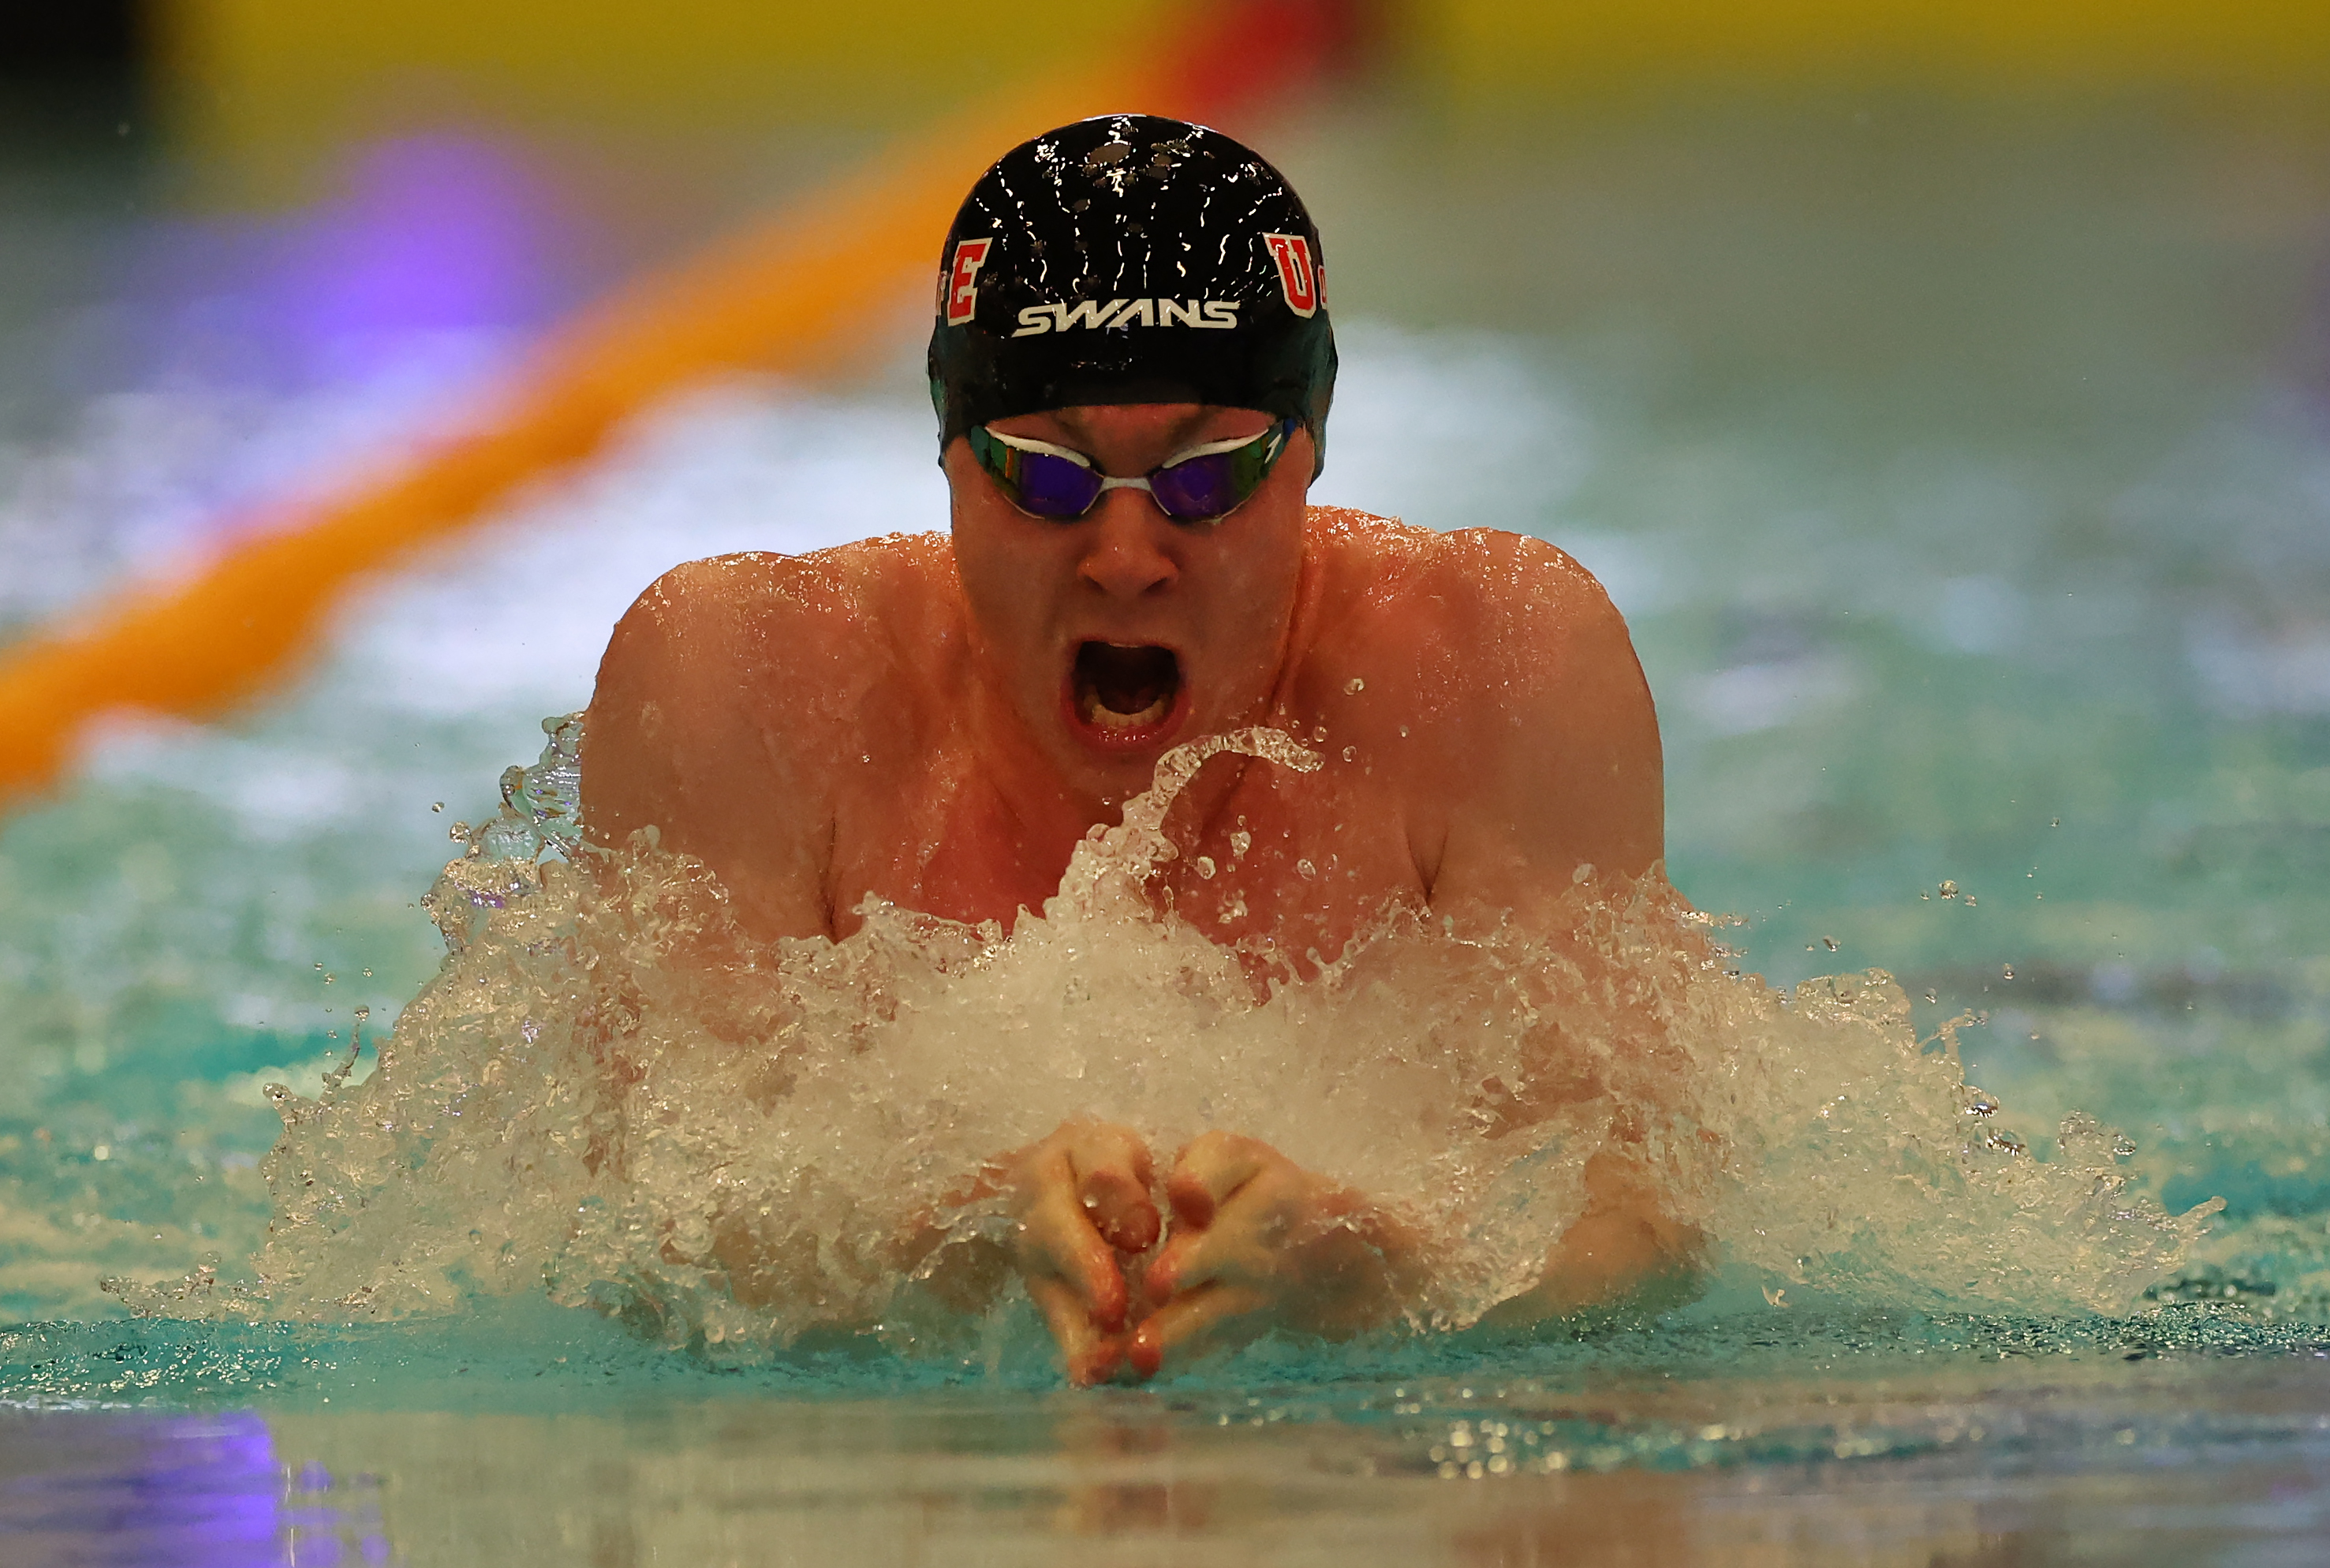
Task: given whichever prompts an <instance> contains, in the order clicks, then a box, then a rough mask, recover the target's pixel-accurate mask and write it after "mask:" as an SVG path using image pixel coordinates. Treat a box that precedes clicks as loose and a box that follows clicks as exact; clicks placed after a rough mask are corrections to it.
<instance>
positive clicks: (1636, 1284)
mask: <svg viewBox="0 0 2330 1568" xmlns="http://www.w3.org/2000/svg"><path fill="white" fill-rule="evenodd" d="M1704 1250H1705V1241H1704V1238H1703V1237H1701V1236H1700V1233H1698V1232H1697V1231H1696V1230H1694V1229H1692V1228H1691V1227H1690V1226H1688V1225H1683V1224H1680V1223H1676V1221H1675V1220H1674V1219H1673V1218H1672V1216H1671V1215H1670V1214H1668V1212H1667V1205H1666V1204H1665V1202H1664V1199H1663V1197H1662V1195H1661V1194H1660V1193H1659V1191H1658V1189H1657V1187H1656V1185H1654V1184H1653V1182H1651V1181H1650V1180H1649V1179H1648V1178H1646V1177H1645V1176H1643V1173H1642V1172H1641V1171H1640V1170H1638V1169H1636V1168H1634V1167H1632V1166H1631V1165H1630V1164H1629V1163H1628V1162H1627V1161H1626V1160H1625V1159H1624V1157H1622V1156H1618V1155H1614V1154H1609V1153H1603V1154H1598V1155H1596V1156H1595V1157H1593V1158H1592V1159H1590V1160H1588V1161H1586V1212H1585V1213H1584V1214H1581V1215H1580V1216H1579V1217H1578V1220H1577V1223H1576V1224H1574V1225H1572V1226H1570V1227H1569V1231H1568V1233H1567V1234H1566V1235H1564V1236H1563V1237H1562V1238H1561V1240H1560V1241H1559V1242H1556V1243H1555V1244H1554V1248H1553V1251H1552V1252H1550V1253H1549V1254H1548V1255H1547V1258H1546V1264H1545V1272H1544V1274H1542V1275H1541V1276H1539V1280H1538V1282H1537V1284H1536V1285H1535V1286H1534V1287H1532V1288H1531V1289H1529V1290H1527V1291H1525V1292H1523V1293H1522V1294H1521V1295H1520V1296H1516V1297H1514V1298H1512V1299H1509V1300H1506V1301H1502V1302H1500V1303H1499V1304H1498V1305H1497V1307H1496V1308H1494V1309H1493V1310H1492V1311H1491V1312H1490V1313H1489V1314H1488V1316H1487V1318H1486V1319H1485V1321H1486V1322H1488V1323H1490V1324H1492V1325H1497V1326H1501V1327H1530V1326H1532V1325H1535V1324H1539V1323H1546V1322H1554V1321H1561V1320H1568V1321H1571V1322H1580V1323H1591V1322H1593V1321H1595V1320H1596V1319H1598V1318H1605V1317H1606V1316H1607V1315H1609V1314H1612V1313H1615V1312H1623V1311H1625V1310H1627V1309H1629V1308H1631V1309H1634V1310H1636V1311H1660V1310H1663V1309H1664V1308H1668V1307H1671V1306H1676V1305H1679V1304H1681V1302H1683V1301H1685V1300H1688V1299H1690V1298H1691V1296H1692V1295H1694V1294H1696V1293H1697V1289H1698V1276H1699V1263H1700V1257H1701V1255H1702V1253H1703V1252H1704Z"/></svg>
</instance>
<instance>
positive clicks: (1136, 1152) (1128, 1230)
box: [992, 1119, 1161, 1384]
mask: <svg viewBox="0 0 2330 1568" xmlns="http://www.w3.org/2000/svg"><path fill="white" fill-rule="evenodd" d="M992 1174H993V1176H994V1178H995V1185H997V1186H998V1187H999V1188H1000V1189H1001V1190H1002V1191H1004V1192H1006V1193H1008V1194H1009V1195H1010V1197H1011V1200H1012V1212H1013V1214H1014V1216H1015V1217H1016V1218H1017V1219H1018V1232H1017V1233H1016V1234H1015V1236H1014V1238H1013V1242H1012V1258H1013V1261H1014V1262H1015V1263H1016V1264H1017V1265H1018V1270H1019V1275H1020V1278H1021V1279H1022V1280H1024V1281H1025V1282H1026V1284H1027V1287H1028V1296H1029V1297H1031V1298H1032V1299H1034V1300H1035V1303H1036V1306H1037V1308H1038V1309H1039V1310H1040V1311H1041V1312H1042V1313H1043V1314H1044V1321H1045V1322H1046V1323H1047V1324H1048V1325H1050V1327H1051V1330H1052V1337H1053V1338H1054V1339H1055V1340H1056V1341H1057V1342H1058V1343H1059V1346H1060V1355H1061V1358H1062V1359H1063V1360H1064V1361H1065V1362H1066V1364H1067V1372H1068V1376H1069V1377H1070V1379H1072V1380H1073V1381H1075V1383H1078V1384H1095V1383H1101V1382H1104V1381H1106V1380H1107V1379H1108V1378H1109V1377H1111V1376H1112V1375H1113V1374H1115V1372H1116V1369H1117V1367H1118V1365H1120V1364H1121V1363H1122V1360H1123V1358H1124V1354H1125V1345H1126V1341H1125V1333H1124V1329H1125V1320H1126V1318H1127V1317H1128V1316H1129V1315H1130V1314H1131V1311H1132V1290H1131V1289H1130V1287H1129V1286H1127V1284H1126V1283H1125V1276H1124V1267H1123V1261H1122V1257H1121V1256H1120V1255H1121V1254H1137V1253H1141V1252H1147V1251H1148V1250H1149V1249H1150V1248H1151V1247H1153V1246H1155V1245H1156V1244H1157V1234H1158V1231H1159V1230H1160V1224H1161V1222H1160V1217H1159V1215H1158V1213H1157V1205H1156V1204H1154V1203H1153V1202H1151V1199H1150V1196H1149V1194H1150V1184H1151V1180H1152V1179H1153V1176H1154V1171H1153V1168H1152V1167H1151V1162H1150V1157H1149V1147H1148V1145H1147V1144H1146V1143H1144V1142H1142V1141H1141V1135H1140V1134H1139V1133H1136V1132H1134V1131H1133V1130H1132V1129H1131V1128H1126V1127H1116V1126H1112V1125H1110V1124H1108V1123H1105V1122H1100V1121H1094V1120H1090V1119H1076V1120H1073V1121H1065V1122H1062V1123H1061V1124H1060V1126H1059V1128H1058V1129H1056V1131H1054V1132H1053V1134H1052V1135H1051V1136H1050V1137H1049V1138H1046V1139H1044V1140H1043V1141H1042V1142H1041V1143H1037V1144H1031V1145H1029V1146H1028V1148H1023V1149H1020V1150H1018V1151H1017V1152H1015V1153H1012V1154H1009V1155H1006V1156H1004V1157H1002V1158H1001V1159H999V1160H998V1161H996V1162H995V1165H994V1167H992Z"/></svg>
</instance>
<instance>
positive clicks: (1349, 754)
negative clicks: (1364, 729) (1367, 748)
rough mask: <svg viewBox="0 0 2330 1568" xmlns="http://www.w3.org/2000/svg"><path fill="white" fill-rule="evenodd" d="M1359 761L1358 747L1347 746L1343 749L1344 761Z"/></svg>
mask: <svg viewBox="0 0 2330 1568" xmlns="http://www.w3.org/2000/svg"><path fill="white" fill-rule="evenodd" d="M1343 760H1344V761H1346V762H1356V761H1358V760H1359V748H1358V747H1357V746H1346V747H1344V748H1343Z"/></svg>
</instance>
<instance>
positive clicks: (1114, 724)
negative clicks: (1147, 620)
mask: <svg viewBox="0 0 2330 1568" xmlns="http://www.w3.org/2000/svg"><path fill="white" fill-rule="evenodd" d="M1180 694H1181V661H1180V659H1179V657H1177V656H1175V654H1174V652H1173V650H1172V649H1171V648H1170V647H1158V646H1157V645H1156V644H1154V643H1139V644H1133V645H1129V646H1128V645H1126V644H1123V643H1113V642H1088V643H1084V644H1083V645H1081V646H1080V647H1077V649H1076V662H1075V668H1074V669H1073V670H1072V671H1070V673H1069V681H1068V702H1069V707H1070V709H1071V711H1072V713H1073V715H1074V717H1075V720H1076V721H1077V723H1079V724H1081V725H1082V726H1083V727H1084V729H1086V730H1087V731H1089V732H1094V734H1095V738H1101V739H1106V740H1111V741H1133V740H1147V739H1149V738H1150V737H1151V736H1152V735H1153V734H1154V733H1155V732H1157V731H1159V730H1160V729H1161V728H1162V727H1163V726H1164V725H1165V724H1166V723H1167V722H1168V721H1169V720H1170V718H1171V717H1172V716H1173V709H1174V705H1175V703H1176V702H1177V700H1178V699H1179V696H1180Z"/></svg>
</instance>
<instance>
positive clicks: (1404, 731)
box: [1399, 724, 1407, 741]
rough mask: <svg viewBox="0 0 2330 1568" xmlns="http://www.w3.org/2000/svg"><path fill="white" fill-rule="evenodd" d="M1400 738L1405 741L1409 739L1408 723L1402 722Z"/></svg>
mask: <svg viewBox="0 0 2330 1568" xmlns="http://www.w3.org/2000/svg"><path fill="white" fill-rule="evenodd" d="M1399 738H1400V739H1401V740H1403V741H1405V740H1407V725H1406V724H1402V725H1401V726H1400V727H1399Z"/></svg>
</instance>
